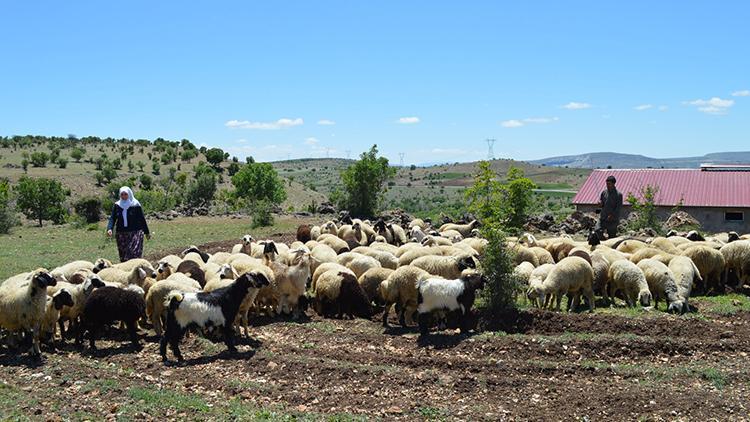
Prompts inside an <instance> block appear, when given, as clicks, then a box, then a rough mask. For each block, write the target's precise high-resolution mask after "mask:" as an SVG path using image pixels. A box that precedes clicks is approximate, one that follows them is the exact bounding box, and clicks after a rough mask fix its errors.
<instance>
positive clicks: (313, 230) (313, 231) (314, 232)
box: [310, 226, 321, 240]
mask: <svg viewBox="0 0 750 422" xmlns="http://www.w3.org/2000/svg"><path fill="white" fill-rule="evenodd" d="M320 234H321V232H320V226H312V227H310V239H312V240H315V239H317V238H318V237H320Z"/></svg>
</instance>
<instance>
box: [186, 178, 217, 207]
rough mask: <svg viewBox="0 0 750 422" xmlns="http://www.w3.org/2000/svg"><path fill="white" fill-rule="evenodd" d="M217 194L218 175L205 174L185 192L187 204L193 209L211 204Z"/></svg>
mask: <svg viewBox="0 0 750 422" xmlns="http://www.w3.org/2000/svg"><path fill="white" fill-rule="evenodd" d="M215 194H216V174H215V173H213V172H204V173H202V174H201V175H200V176H198V177H197V178H195V179H193V181H191V182H190V184H189V185H188V187H187V190H186V191H185V203H186V204H187V205H189V206H191V207H196V206H201V205H207V204H210V203H211V201H212V200H213V199H214V195H215Z"/></svg>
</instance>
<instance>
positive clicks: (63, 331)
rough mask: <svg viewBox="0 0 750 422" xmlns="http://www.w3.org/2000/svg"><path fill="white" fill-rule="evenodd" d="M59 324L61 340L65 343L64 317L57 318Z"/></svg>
mask: <svg viewBox="0 0 750 422" xmlns="http://www.w3.org/2000/svg"><path fill="white" fill-rule="evenodd" d="M57 325H58V326H60V340H62V342H63V343H65V322H64V321H63V320H62V318H60V319H58V320H57Z"/></svg>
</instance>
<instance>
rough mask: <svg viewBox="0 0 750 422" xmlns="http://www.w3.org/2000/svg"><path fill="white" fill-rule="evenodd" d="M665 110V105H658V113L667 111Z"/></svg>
mask: <svg viewBox="0 0 750 422" xmlns="http://www.w3.org/2000/svg"><path fill="white" fill-rule="evenodd" d="M667 110H669V107H667V106H665V105H660V106H659V111H667Z"/></svg>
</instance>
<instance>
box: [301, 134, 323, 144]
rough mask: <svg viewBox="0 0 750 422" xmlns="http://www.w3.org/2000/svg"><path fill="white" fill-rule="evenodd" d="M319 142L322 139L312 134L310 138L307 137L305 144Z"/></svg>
mask: <svg viewBox="0 0 750 422" xmlns="http://www.w3.org/2000/svg"><path fill="white" fill-rule="evenodd" d="M318 142H320V141H319V140H318V138H314V137H312V136H311V137H309V138H305V144H307V145H317V144H318Z"/></svg>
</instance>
